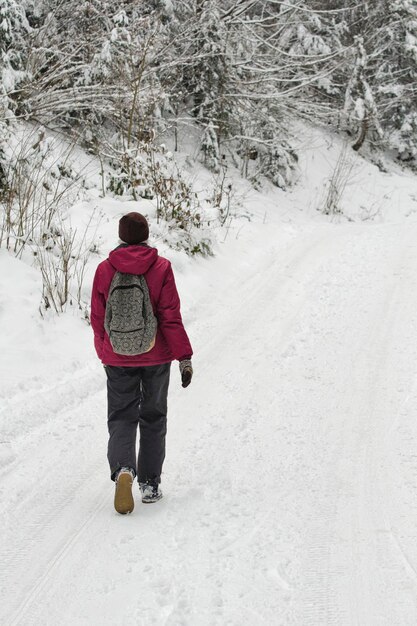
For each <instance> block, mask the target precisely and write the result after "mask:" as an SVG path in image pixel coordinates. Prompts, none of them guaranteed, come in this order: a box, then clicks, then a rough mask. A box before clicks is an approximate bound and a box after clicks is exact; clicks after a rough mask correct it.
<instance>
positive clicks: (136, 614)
mask: <svg viewBox="0 0 417 626" xmlns="http://www.w3.org/2000/svg"><path fill="white" fill-rule="evenodd" d="M311 154H312V153H311ZM319 167H322V165H319ZM362 175H363V176H366V175H367V174H366V172H365V170H364V171H363V172H362ZM384 184H386V187H387V189H389V188H390V186H391V188H393V189H394V190H395V191H394V192H393V200H392V204H394V205H395V203H396V202H398V204H399V205H401V206H400V208H401V211H400V210H397V211H396V212H395V206H392V204H391V205H389V199H388V198H387V206H388V205H389V208H390V210H391V213H390V212H389V211H388V210H386V211H385V210H382V209H381V213H380V214H378V217H375V218H374V219H373V220H372V221H367V222H365V223H364V222H360V221H355V222H348V221H345V220H339V221H338V223H335V222H333V223H329V220H327V219H326V220H324V219H323V218H318V217H317V216H315V215H314V213H313V209H311V206H310V209H311V211H310V212H309V210H306V211H304V213H302V212H301V211H300V210H299V209H300V206H301V202H302V197H303V196H302V194H301V192H299V193H298V195H297V193H295V194H287V195H285V194H283V193H278V194H276V195H275V196H274V197H272V196H269V197H264V198H263V200H262V201H261V200H260V197H257V196H256V195H253V196H252V197H248V199H247V203H248V207H250V209H251V210H252V211H253V220H252V222H251V223H246V222H245V226H244V227H242V226H241V225H240V224H236V225H235V226H233V227H232V228H231V230H230V232H229V234H228V236H227V238H226V241H225V242H224V243H223V244H219V246H218V250H217V255H216V257H215V258H214V259H211V260H208V261H207V260H203V259H200V260H194V261H190V262H188V261H187V262H184V261H183V260H182V258H181V257H180V256H176V255H173V260H174V264H175V263H176V269H177V274H178V284H179V287H180V292H181V296H182V301H183V310H184V319H185V322H186V327H187V330H188V331H189V334H190V337H191V340H192V342H193V345H194V349H195V358H194V366H195V377H194V379H193V382H192V385H191V386H190V387H189V388H188V389H186V390H183V389H182V388H181V387H180V382H179V374H178V371H177V368H176V366H175V365H174V368H173V372H172V382H171V390H170V407H169V436H168V455H167V459H166V463H165V466H164V475H163V489H164V493H165V498H164V499H163V500H162V501H161V502H159V503H158V504H155V505H154V506H145V505H142V504H141V503H140V500H139V497H137V498H136V508H135V511H134V513H133V514H132V515H131V516H127V517H121V516H118V515H117V514H116V513H114V511H113V509H112V497H113V485H112V483H110V481H109V479H108V468H107V462H106V456H105V449H106V424H105V410H106V407H105V380H104V373H103V371H102V368H101V366H100V364H99V363H98V362H97V361H96V359H95V355H94V354H93V352H92V347H91V344H92V342H91V336H90V331H89V329H88V328H87V327H83V326H82V323H81V322H79V321H78V319H77V318H72V317H71V316H68V317H67V318H65V320H64V321H62V320H57V321H55V322H50V321H48V324H46V323H42V322H40V321H37V320H38V317H37V313H36V310H33V309H34V307H33V306H32V305H33V304H34V302H35V301H36V297H37V296H36V295H35V283H36V280H37V279H36V276H35V275H33V274H32V270H31V269H30V268H28V267H27V266H24V265H23V264H21V263H20V262H18V261H15V260H14V259H10V258H9V257H6V256H5V255H3V256H1V255H0V262H2V267H3V268H5V271H4V270H3V272H2V292H1V293H2V296H1V301H0V305H1V308H0V320H1V321H2V326H3V330H4V328H5V327H8V328H10V332H8V334H7V337H6V336H3V338H2V342H3V346H2V347H4V349H3V350H2V354H3V356H4V357H5V358H4V362H3V364H2V368H1V373H2V378H3V380H2V382H1V398H2V422H1V423H2V429H3V434H2V440H1V442H0V464H1V465H2V473H1V476H0V497H1V503H2V506H1V512H0V527H1V529H2V530H1V534H2V547H1V553H0V558H1V563H2V567H1V572H0V581H1V587H2V601H1V603H0V623H2V624H7V625H12V624H21V625H24V626H29V625H36V626H37V625H39V624H42V625H49V624H50V625H56V624H59V625H65V626H81V625H83V626H84V625H85V626H87V625H89V626H90V625H91V624H94V625H95V624H97V625H98V624H104V625H116V624H117V625H121V626H122V625H123V626H150V625H157V626H216V625H218V626H246V625H247V626H253V624H259V625H265V626H275V625H277V626H281V625H291V626H324V625H333V624H334V625H336V624H337V625H343V626H345V625H346V626H348V625H349V626H350V625H360V626H385V625H386V626H395V625H398V626H408V625H410V626H415V624H416V623H417V593H416V591H417V520H416V511H417V508H416V502H417V421H416V419H415V407H416V406H417V318H416V314H415V311H416V305H415V303H416V301H417V246H416V241H417V221H416V220H414V219H413V214H414V209H413V199H412V198H410V197H408V200H407V203H406V202H404V206H403V205H402V203H401V202H400V201H399V200H398V198H401V197H402V196H401V194H406V190H407V188H409V187H410V185H411V184H412V179H411V178H410V177H408V178H407V177H405V176H402V175H401V174H398V175H396V176H391V177H387V176H386V175H382V174H381V175H380V178H379V182H378V181H377V182H376V183H375V188H378V189H379V188H380V187H381V186H383V185H384ZM407 185H408V187H407ZM414 185H415V183H414ZM371 187H372V185H366V182H363V181H362V182H361V183H360V185H359V191H360V192H361V193H362V191H363V192H364V193H365V192H366V193H369V192H370V189H371ZM415 187H416V188H417V185H415ZM303 193H304V199H305V200H306V198H307V197H308V194H309V193H310V196H314V190H313V189H312V188H311V186H310V187H307V186H306V187H305V188H304V192H303ZM381 193H382V194H385V193H388V192H386V191H384V190H383V191H382V192H381ZM410 193H414V191H413V190H411V192H410ZM395 198H397V200H395ZM348 199H350V200H351V201H352V202H353V195H352V194H350V197H349V194H348ZM280 202H282V206H281V205H280ZM306 204H307V203H306ZM354 204H355V210H356V209H357V208H358V207H359V206H360V203H359V202H358V201H357V198H355V203H354ZM291 206H293V207H294V211H293V212H292V213H291V212H290V209H291ZM352 210H353V209H352ZM106 228H107V227H106ZM12 276H13V283H14V284H18V285H22V286H24V287H25V289H24V290H22V293H25V297H26V298H27V302H26V307H27V310H26V309H25V311H26V312H24V311H22V304H21V302H22V298H23V296H20V297H19V296H18V295H16V296H13V297H12V300H11V304H10V303H9V304H10V306H7V299H6V298H5V297H4V294H5V293H8V292H5V291H4V290H5V289H7V288H9V290H10V292H12V294H13V293H14V292H13V289H12V284H11V283H12V280H11V277H12ZM5 285H6V286H5ZM7 286H8V287H7ZM31 290H32V291H31ZM13 298H14V299H13ZM12 306H13V307H14V310H15V314H16V315H17V316H18V318H19V319H21V320H22V323H21V325H20V328H18V327H17V325H16V324H13V311H12V310H11V307H12ZM4 324H5V325H6V326H4ZM51 328H52V330H51ZM66 355H69V357H68V358H67V357H66ZM19 364H20V365H21V367H20V368H19V367H18V365H19ZM34 368H36V372H34V371H33V369H34Z"/></svg>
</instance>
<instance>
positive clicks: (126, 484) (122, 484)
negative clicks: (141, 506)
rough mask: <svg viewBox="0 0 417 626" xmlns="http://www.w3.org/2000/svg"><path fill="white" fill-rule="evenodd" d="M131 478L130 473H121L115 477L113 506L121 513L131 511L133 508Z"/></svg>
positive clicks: (124, 513)
mask: <svg viewBox="0 0 417 626" xmlns="http://www.w3.org/2000/svg"><path fill="white" fill-rule="evenodd" d="M132 484H133V478H132V476H131V475H130V474H128V473H127V472H126V473H122V474H120V476H119V478H118V479H117V483H116V492H115V494H114V508H115V509H116V511H117V512H118V513H120V514H121V515H126V514H127V513H131V512H132V511H133V509H134V508H135V501H134V500H133V495H132Z"/></svg>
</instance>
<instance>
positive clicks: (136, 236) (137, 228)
mask: <svg viewBox="0 0 417 626" xmlns="http://www.w3.org/2000/svg"><path fill="white" fill-rule="evenodd" d="M148 237H149V225H148V222H147V219H146V217H144V216H143V215H141V214H140V213H135V212H134V211H133V212H132V213H128V214H127V215H123V217H122V218H121V220H120V221H119V238H120V239H121V240H122V241H124V242H125V243H128V244H135V243H141V242H142V241H146V240H147V239H148Z"/></svg>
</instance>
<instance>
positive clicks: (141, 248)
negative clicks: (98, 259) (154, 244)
mask: <svg viewBox="0 0 417 626" xmlns="http://www.w3.org/2000/svg"><path fill="white" fill-rule="evenodd" d="M157 258H158V250H157V249H156V248H151V247H150V246H147V245H143V244H136V245H132V246H127V245H122V246H119V247H118V248H116V249H115V250H112V252H110V254H109V261H110V263H111V264H112V265H113V267H114V268H115V269H116V270H117V271H118V272H123V273H124V274H145V273H146V272H147V271H148V270H149V268H150V267H151V265H153V264H154V263H155V261H156V259H157Z"/></svg>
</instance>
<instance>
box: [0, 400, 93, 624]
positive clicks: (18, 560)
mask: <svg viewBox="0 0 417 626" xmlns="http://www.w3.org/2000/svg"><path fill="white" fill-rule="evenodd" d="M101 395H102V392H100V393H99V394H98V393H96V394H94V395H93V396H91V397H86V398H85V399H84V401H83V402H81V404H80V405H79V407H78V413H81V412H82V411H85V414H86V415H87V416H88V415H91V412H92V410H93V411H94V410H95V409H97V402H98V400H99V396H101ZM99 404H100V403H98V405H99ZM81 414H82V413H81ZM49 419H50V421H53V417H52V416H51V417H50V418H49ZM83 419H84V420H85V419H88V418H86V416H84V417H83V418H82V419H81V420H80V419H79V418H78V419H77V415H74V409H73V408H72V406H71V405H70V408H69V409H68V410H67V411H65V412H61V414H60V415H59V425H58V428H59V429H60V431H61V432H62V437H63V438H62V439H61V440H58V441H57V440H56V439H55V437H54V432H52V433H51V432H50V426H51V424H50V422H45V423H44V424H42V425H40V426H39V428H38V429H37V430H36V432H35V433H33V432H30V433H29V437H28V438H27V440H26V441H22V442H21V457H20V459H19V461H18V462H17V463H15V464H13V466H12V467H11V468H9V471H8V472H7V473H4V474H2V477H1V481H0V489H1V495H2V500H3V502H4V507H3V511H2V513H1V516H2V517H1V525H2V528H3V546H4V548H3V549H2V551H1V553H0V558H1V562H2V568H1V571H0V586H1V588H2V589H3V590H5V589H7V603H5V604H3V606H2V608H1V609H0V613H2V612H3V611H6V613H5V614H4V618H7V619H9V620H11V622H10V623H13V624H14V623H18V621H21V620H22V619H23V617H24V616H25V615H26V613H27V612H29V613H30V610H31V607H32V606H33V603H34V602H35V600H36V598H38V597H39V594H40V593H41V591H42V590H43V589H45V586H46V585H47V583H48V581H50V580H52V577H53V575H54V572H55V571H56V569H57V567H58V565H59V564H60V563H61V562H62V560H63V558H64V556H66V555H68V552H69V551H70V550H71V549H72V548H73V546H74V544H75V543H76V542H77V541H79V539H80V537H81V535H82V533H83V532H84V531H85V530H86V528H87V527H88V525H89V524H90V523H91V522H92V521H93V519H94V518H95V516H96V515H97V513H98V511H100V510H101V508H102V507H103V506H104V502H105V501H104V497H103V492H104V489H103V488H102V489H101V491H100V495H99V497H97V496H95V497H91V492H92V489H91V487H92V481H95V476H96V474H97V467H98V466H99V465H100V457H101V456H102V450H99V449H98V448H97V446H96V445H95V440H96V439H97V435H96V433H95V431H94V428H93V427H92V426H91V427H90V428H88V427H87V426H85V427H82V426H83ZM102 422H103V424H102V426H103V434H104V431H105V421H104V419H103V420H102ZM69 428H72V431H70V432H72V433H75V434H76V435H78V437H77V438H76V440H75V438H69V437H68V434H67V433H68V430H69ZM34 437H35V441H37V445H34V441H33V438H34ZM100 438H101V437H99V440H100ZM74 444H75V445H74ZM46 451H47V454H48V456H46V454H45V453H46ZM74 453H75V454H76V459H77V460H78V461H79V462H78V463H75V464H74V463H71V462H70V463H68V461H69V459H71V457H74ZM68 466H69V467H70V472H71V473H70V474H67V473H65V474H63V471H64V468H65V467H68ZM63 475H64V476H65V485H64V488H63V485H62V480H61V479H62V477H63ZM85 515H87V518H85ZM74 526H75V527H76V530H75V531H73V530H71V529H72V528H73V527H74ZM13 579H14V584H11V580H13ZM22 599H23V600H22ZM11 615H12V617H11ZM24 623H28V622H27V621H25V622H24ZM32 623H36V622H32Z"/></svg>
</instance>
